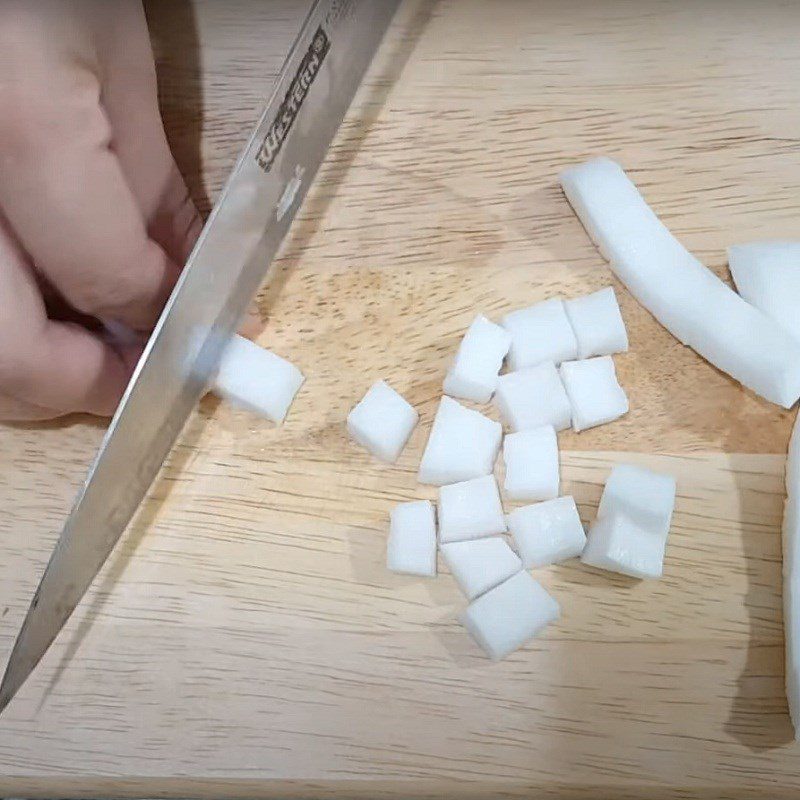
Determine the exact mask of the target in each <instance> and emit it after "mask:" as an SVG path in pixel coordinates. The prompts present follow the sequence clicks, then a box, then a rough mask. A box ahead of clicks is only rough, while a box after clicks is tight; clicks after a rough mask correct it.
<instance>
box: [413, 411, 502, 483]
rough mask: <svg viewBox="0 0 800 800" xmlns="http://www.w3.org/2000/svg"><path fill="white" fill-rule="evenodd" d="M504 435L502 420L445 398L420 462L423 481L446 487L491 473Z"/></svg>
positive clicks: (421, 479) (421, 481) (420, 478)
mask: <svg viewBox="0 0 800 800" xmlns="http://www.w3.org/2000/svg"><path fill="white" fill-rule="evenodd" d="M502 436H503V427H502V425H500V423H499V422H495V421H494V420H492V419H489V418H488V417H485V416H484V415H483V414H481V413H480V412H479V411H474V410H473V409H471V408H465V407H464V406H462V405H461V403H459V402H458V401H457V400H453V399H452V398H450V397H443V398H442V400H441V402H440V403H439V408H438V410H437V412H436V417H435V418H434V420H433V427H432V428H431V433H430V436H429V437H428V444H427V445H426V446H425V452H424V453H423V454H422V461H421V462H420V465H419V476H418V477H419V481H420V483H429V484H432V485H434V486H442V485H444V484H447V483H456V482H458V481H464V480H469V479H470V478H477V477H479V476H481V475H488V474H489V473H491V472H492V470H493V469H494V462H495V461H496V459H497V453H498V451H499V449H500V440H501V438H502Z"/></svg>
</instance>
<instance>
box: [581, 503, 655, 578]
mask: <svg viewBox="0 0 800 800" xmlns="http://www.w3.org/2000/svg"><path fill="white" fill-rule="evenodd" d="M664 544H665V540H664V538H663V537H662V536H659V535H658V534H656V533H653V532H652V531H648V530H645V529H644V528H642V527H640V526H639V525H637V524H636V523H635V522H634V521H633V520H632V519H630V518H629V517H626V516H625V515H624V514H607V515H605V516H602V517H598V518H597V519H596V520H595V521H594V522H593V523H592V525H591V527H590V528H589V536H588V537H587V540H586V547H585V548H584V550H583V555H582V556H581V561H583V563H584V564H589V565H590V566H592V567H597V568H598V569H605V570H609V571H611V572H621V573H622V574H623V575H630V576H631V577H633V578H660V577H661V573H662V571H663V564H664Z"/></svg>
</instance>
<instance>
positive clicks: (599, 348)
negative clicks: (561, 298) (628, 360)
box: [564, 286, 628, 358]
mask: <svg viewBox="0 0 800 800" xmlns="http://www.w3.org/2000/svg"><path fill="white" fill-rule="evenodd" d="M564 307H565V308H566V310H567V317H569V321H570V323H571V324H572V329H573V330H574V331H575V338H576V339H577V340H578V358H591V357H592V356H611V355H614V353H624V352H626V351H627V350H628V332H627V331H626V330H625V323H624V322H623V320H622V314H621V313H620V310H619V303H617V296H616V294H614V289H613V287H611V286H606V288H605V289H600V291H598V292H594V293H592V294H587V295H585V296H584V297H576V298H574V299H572V300H567V301H566V302H565V303H564Z"/></svg>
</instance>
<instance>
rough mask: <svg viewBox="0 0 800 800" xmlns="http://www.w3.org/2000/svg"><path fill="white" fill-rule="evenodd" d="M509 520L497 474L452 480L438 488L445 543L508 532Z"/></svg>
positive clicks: (443, 542)
mask: <svg viewBox="0 0 800 800" xmlns="http://www.w3.org/2000/svg"><path fill="white" fill-rule="evenodd" d="M505 531H506V521H505V517H504V516H503V506H502V505H501V503H500V492H499V491H498V490H497V481H496V480H495V479H494V475H484V476H483V477H481V478H472V480H468V481H461V482H460V483H451V484H450V485H449V486H442V487H441V488H440V489H439V539H440V540H441V542H442V544H446V543H447V542H461V541H464V540H465V539H480V538H481V537H482V536H494V535H495V534H497V533H505Z"/></svg>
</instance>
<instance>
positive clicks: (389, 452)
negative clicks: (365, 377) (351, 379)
mask: <svg viewBox="0 0 800 800" xmlns="http://www.w3.org/2000/svg"><path fill="white" fill-rule="evenodd" d="M418 420H419V414H418V413H417V412H416V411H415V410H414V407H413V406H412V405H411V404H410V403H409V402H408V401H407V400H405V399H404V398H403V397H402V396H401V395H400V394H398V393H397V392H396V391H395V390H394V389H392V387H391V386H389V384H388V383H386V382H385V381H378V382H377V383H374V384H373V385H372V386H371V387H370V388H369V391H368V392H367V393H366V394H365V395H364V397H363V399H362V400H361V402H360V403H359V404H358V405H357V406H356V407H355V408H354V409H353V410H352V411H351V412H350V413H349V414H348V416H347V430H348V431H349V433H350V435H351V436H352V437H353V439H355V441H356V442H358V444H360V445H361V446H362V447H365V448H366V449H367V450H369V452H370V453H372V455H374V456H375V457H376V458H379V459H380V460H381V461H386V462H388V463H389V464H393V463H394V462H395V461H397V458H398V456H399V455H400V452H401V451H402V449H403V448H404V447H405V446H406V442H407V441H408V437H409V436H411V431H413V430H414V426H415V425H416V424H417V421H418Z"/></svg>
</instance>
